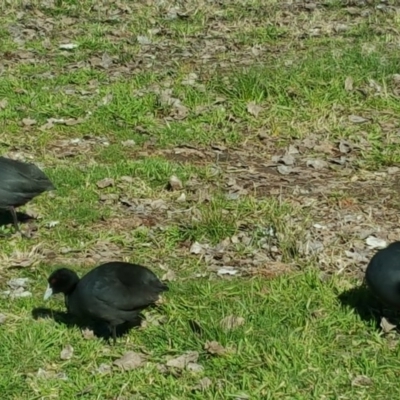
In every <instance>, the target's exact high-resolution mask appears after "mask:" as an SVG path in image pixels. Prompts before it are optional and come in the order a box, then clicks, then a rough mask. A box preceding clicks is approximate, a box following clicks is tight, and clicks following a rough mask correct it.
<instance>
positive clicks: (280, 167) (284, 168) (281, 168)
mask: <svg viewBox="0 0 400 400" xmlns="http://www.w3.org/2000/svg"><path fill="white" fill-rule="evenodd" d="M276 169H277V171H278V172H279V173H280V174H281V175H289V174H290V173H291V172H293V168H291V167H288V166H287V165H278V166H277V167H276Z"/></svg>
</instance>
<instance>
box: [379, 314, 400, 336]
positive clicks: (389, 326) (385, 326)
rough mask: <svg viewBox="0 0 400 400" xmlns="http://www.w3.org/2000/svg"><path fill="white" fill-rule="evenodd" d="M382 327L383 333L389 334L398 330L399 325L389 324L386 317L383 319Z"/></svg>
mask: <svg viewBox="0 0 400 400" xmlns="http://www.w3.org/2000/svg"><path fill="white" fill-rule="evenodd" d="M380 326H381V328H382V331H383V332H384V333H389V332H391V331H393V330H395V329H396V327H397V325H393V324H392V323H391V322H389V321H388V320H387V319H386V318H385V317H382V318H381V322H380Z"/></svg>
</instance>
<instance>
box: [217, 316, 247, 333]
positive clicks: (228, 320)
mask: <svg viewBox="0 0 400 400" xmlns="http://www.w3.org/2000/svg"><path fill="white" fill-rule="evenodd" d="M244 322H245V319H244V318H243V317H236V316H234V315H228V316H227V317H225V318H223V319H222V320H221V321H220V325H221V326H222V328H223V329H225V330H227V331H229V330H232V329H235V328H237V327H239V326H242V325H243V324H244Z"/></svg>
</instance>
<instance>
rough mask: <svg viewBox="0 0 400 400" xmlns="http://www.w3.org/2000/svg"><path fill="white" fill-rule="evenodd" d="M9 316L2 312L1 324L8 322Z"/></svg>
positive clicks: (0, 316) (0, 315)
mask: <svg viewBox="0 0 400 400" xmlns="http://www.w3.org/2000/svg"><path fill="white" fill-rule="evenodd" d="M6 320H7V317H6V316H5V315H4V314H0V325H1V324H4V322H6Z"/></svg>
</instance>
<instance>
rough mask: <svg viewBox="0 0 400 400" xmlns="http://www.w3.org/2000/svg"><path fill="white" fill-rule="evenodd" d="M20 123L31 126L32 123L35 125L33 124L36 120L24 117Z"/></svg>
mask: <svg viewBox="0 0 400 400" xmlns="http://www.w3.org/2000/svg"><path fill="white" fill-rule="evenodd" d="M22 123H23V124H24V125H25V126H32V125H35V124H36V120H35V119H31V118H24V119H23V120H22Z"/></svg>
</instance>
